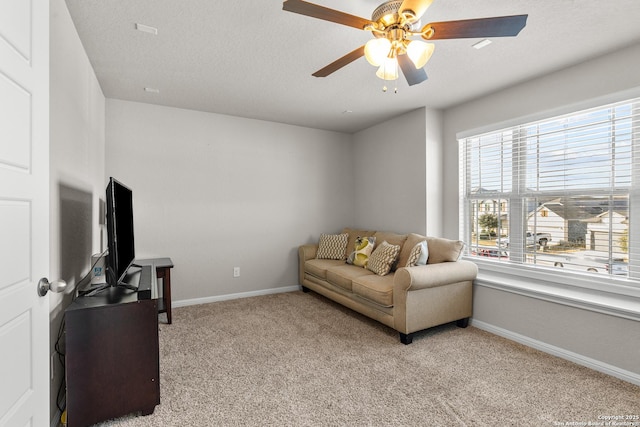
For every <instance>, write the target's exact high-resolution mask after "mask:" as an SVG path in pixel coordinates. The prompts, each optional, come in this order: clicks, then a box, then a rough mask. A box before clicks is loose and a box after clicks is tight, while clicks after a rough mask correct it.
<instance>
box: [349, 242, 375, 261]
mask: <svg viewBox="0 0 640 427" xmlns="http://www.w3.org/2000/svg"><path fill="white" fill-rule="evenodd" d="M375 243H376V238H375V237H360V236H358V237H357V238H356V242H355V245H354V250H353V252H351V254H350V255H349V258H348V259H347V263H349V264H353V265H357V266H358V267H366V266H367V262H369V255H371V252H372V251H373V246H374V245H375Z"/></svg>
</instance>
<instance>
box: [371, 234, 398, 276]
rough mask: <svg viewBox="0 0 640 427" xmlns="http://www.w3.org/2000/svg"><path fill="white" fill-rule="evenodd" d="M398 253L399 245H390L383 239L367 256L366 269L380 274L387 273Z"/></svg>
mask: <svg viewBox="0 0 640 427" xmlns="http://www.w3.org/2000/svg"><path fill="white" fill-rule="evenodd" d="M399 253H400V246H398V245H391V244H389V243H387V242H386V241H383V242H382V243H380V245H379V246H378V247H377V248H376V249H375V250H374V251H373V253H372V254H371V256H370V257H369V262H368V263H367V269H369V270H371V271H373V272H374V273H376V274H378V275H380V276H384V275H385V274H389V272H390V271H391V266H392V265H393V263H394V262H396V258H398V254H399Z"/></svg>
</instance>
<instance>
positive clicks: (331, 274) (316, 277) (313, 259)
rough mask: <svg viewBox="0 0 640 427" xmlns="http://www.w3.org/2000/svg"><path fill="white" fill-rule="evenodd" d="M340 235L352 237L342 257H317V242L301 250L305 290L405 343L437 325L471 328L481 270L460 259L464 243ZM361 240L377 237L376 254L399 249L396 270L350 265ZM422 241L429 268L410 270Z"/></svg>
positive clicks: (357, 233)
mask: <svg viewBox="0 0 640 427" xmlns="http://www.w3.org/2000/svg"><path fill="white" fill-rule="evenodd" d="M340 234H343V235H344V234H347V235H348V240H347V244H346V247H345V250H344V253H343V254H341V256H340V257H339V258H340V259H326V258H318V257H317V254H318V248H319V245H318V244H307V245H302V246H300V247H299V249H298V255H299V280H300V285H301V286H302V289H303V291H305V292H309V290H313V291H315V292H317V293H319V294H321V295H324V296H325V297H327V298H330V299H332V300H333V301H336V302H338V303H340V304H342V305H344V306H346V307H349V308H350V309H352V310H355V311H357V312H359V313H362V314H364V315H365V316H368V317H370V318H372V319H375V320H377V321H379V322H381V323H383V324H385V325H387V326H389V327H391V328H393V329H395V330H396V331H398V332H399V333H400V341H401V342H402V343H403V344H410V343H411V342H412V340H413V334H414V332H417V331H420V330H423V329H427V328H430V327H433V326H436V325H441V324H444V323H449V322H453V321H456V322H457V325H458V326H460V327H463V328H464V327H466V326H467V325H468V322H469V318H470V317H471V314H472V284H473V280H474V279H475V277H476V275H477V273H478V268H477V267H476V265H475V264H474V263H472V262H470V261H464V260H459V257H460V254H461V253H462V249H463V247H464V243H463V242H461V241H455V240H447V239H442V238H435V237H426V236H421V235H419V234H413V233H411V234H396V233H391V232H380V231H371V230H356V229H351V228H345V229H344V230H343V231H342V233H340ZM358 236H360V237H365V236H373V237H375V238H376V239H375V246H374V251H375V248H377V247H378V246H380V245H382V242H383V241H386V242H387V243H388V244H390V245H399V246H400V252H399V254H398V257H397V258H396V261H395V264H394V266H393V267H392V271H391V272H389V273H388V274H386V275H383V276H382V275H380V274H376V273H374V272H373V271H371V270H369V269H368V268H367V267H364V268H363V267H359V266H356V265H350V264H347V263H346V259H347V258H348V256H349V254H350V253H351V251H353V248H354V246H355V242H356V239H357V237H358ZM332 237H333V236H332ZM341 238H342V239H343V238H344V237H343V236H341ZM422 241H426V242H427V248H428V260H427V263H426V265H416V266H410V267H405V265H406V264H407V262H408V260H409V256H410V255H411V252H412V249H414V248H415V246H416V245H417V244H419V243H420V242H422ZM395 250H397V248H395ZM336 258H337V257H336ZM369 267H370V266H369Z"/></svg>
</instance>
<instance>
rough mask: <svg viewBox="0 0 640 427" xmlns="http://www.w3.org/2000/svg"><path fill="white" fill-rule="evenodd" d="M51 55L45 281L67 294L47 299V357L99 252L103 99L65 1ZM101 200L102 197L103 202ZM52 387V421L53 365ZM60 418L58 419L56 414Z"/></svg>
mask: <svg viewBox="0 0 640 427" xmlns="http://www.w3.org/2000/svg"><path fill="white" fill-rule="evenodd" d="M50 14H51V25H50V32H51V41H50V43H51V52H50V55H51V56H50V78H51V81H50V88H51V89H50V92H51V93H50V102H51V108H50V112H51V113H50V114H51V117H50V163H51V164H50V174H51V176H50V195H51V199H50V211H51V215H50V230H51V236H50V254H51V255H50V258H51V259H50V269H51V271H50V276H49V277H50V279H58V278H61V279H64V280H66V281H67V283H68V284H69V288H68V290H67V292H66V293H65V294H64V295H62V294H53V293H52V294H50V298H49V301H50V311H51V313H50V318H51V325H50V333H51V339H50V344H51V353H53V351H54V344H55V340H56V338H57V335H58V329H59V325H60V321H61V319H62V315H63V312H64V309H65V308H66V307H67V305H68V304H69V303H70V301H71V293H72V291H73V288H74V287H75V285H77V283H78V282H79V281H80V279H81V278H82V277H83V276H84V275H85V274H86V273H87V272H88V271H89V263H90V256H91V253H93V252H97V251H99V249H100V227H99V225H98V198H99V197H100V196H102V194H103V193H104V188H105V182H104V150H105V139H104V131H105V110H104V108H105V98H104V96H103V95H102V90H101V89H100V86H99V85H98V81H97V79H96V76H95V74H94V72H93V69H92V68H91V65H90V63H89V60H88V58H87V56H86V54H85V52H84V49H83V47H82V44H81V43H80V39H79V37H78V34H77V33H76V30H75V27H74V25H73V22H72V21H71V17H70V15H69V12H68V10H67V6H66V4H65V2H64V0H53V1H52V2H51V9H50ZM102 197H104V196H102ZM54 373H55V376H54V379H53V381H52V382H51V416H52V417H54V416H56V411H57V408H56V404H55V399H56V395H57V392H58V386H59V384H60V382H61V381H62V378H63V373H62V366H61V365H60V364H59V363H57V360H56V365H55V368H54ZM58 416H59V414H58Z"/></svg>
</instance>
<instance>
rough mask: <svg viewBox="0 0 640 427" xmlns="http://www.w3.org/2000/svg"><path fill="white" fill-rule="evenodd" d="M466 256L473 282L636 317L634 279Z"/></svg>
mask: <svg viewBox="0 0 640 427" xmlns="http://www.w3.org/2000/svg"><path fill="white" fill-rule="evenodd" d="M466 259H468V260H469V261H472V262H475V263H476V264H477V265H478V270H479V272H478V277H477V278H476V280H475V285H476V286H483V287H487V288H493V289H498V290H501V291H505V292H511V293H515V294H519V295H523V296H527V297H531V298H537V299H540V300H545V301H550V302H554V303H557V304H562V305H566V306H570V307H576V308H580V309H583V310H589V311H594V312H598V313H603V314H608V315H611V316H616V317H622V318H626V319H631V320H635V321H640V287H639V286H637V284H635V282H634V283H631V282H629V281H627V280H624V279H616V278H611V277H606V278H604V279H606V280H603V278H600V277H597V276H592V275H588V274H585V275H582V274H578V273H576V274H572V273H562V274H557V273H555V272H554V271H553V270H550V269H541V268H532V267H529V266H525V265H522V266H514V265H505V264H499V263H497V262H491V261H485V260H478V259H477V257H466Z"/></svg>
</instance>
